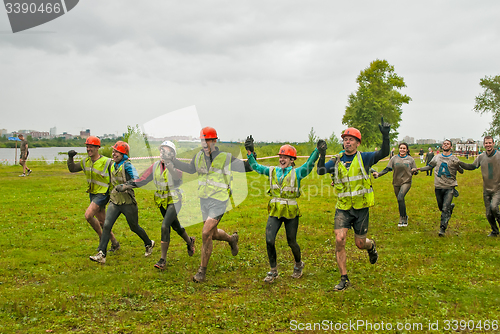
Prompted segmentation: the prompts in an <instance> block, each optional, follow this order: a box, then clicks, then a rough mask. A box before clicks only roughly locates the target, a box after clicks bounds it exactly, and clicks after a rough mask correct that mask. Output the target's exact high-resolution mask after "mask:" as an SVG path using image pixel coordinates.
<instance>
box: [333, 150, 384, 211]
mask: <svg viewBox="0 0 500 334" xmlns="http://www.w3.org/2000/svg"><path fill="white" fill-rule="evenodd" d="M341 156H342V155H341ZM341 156H340V157H341ZM340 157H339V158H338V159H337V162H336V163H335V173H334V174H333V175H332V180H333V182H334V183H335V193H336V194H337V205H336V208H337V209H340V210H349V209H350V208H354V209H362V208H368V207H371V206H374V205H375V196H374V194H373V188H372V182H371V180H370V175H368V174H367V173H366V170H365V167H364V165H363V159H361V153H360V152H359V151H358V152H357V154H356V156H355V157H354V159H353V160H352V163H351V166H350V167H349V170H347V168H346V167H345V166H344V164H343V163H339V162H340Z"/></svg>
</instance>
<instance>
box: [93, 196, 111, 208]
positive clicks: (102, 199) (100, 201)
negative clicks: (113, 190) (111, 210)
mask: <svg viewBox="0 0 500 334" xmlns="http://www.w3.org/2000/svg"><path fill="white" fill-rule="evenodd" d="M89 197H90V202H94V203H95V204H97V205H99V207H100V208H105V207H106V204H108V202H109V194H108V193H106V194H89Z"/></svg>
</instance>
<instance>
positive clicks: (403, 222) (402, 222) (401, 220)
mask: <svg viewBox="0 0 500 334" xmlns="http://www.w3.org/2000/svg"><path fill="white" fill-rule="evenodd" d="M403 226H405V219H404V217H399V223H398V227H403Z"/></svg>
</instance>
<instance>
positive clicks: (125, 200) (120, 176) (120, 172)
mask: <svg viewBox="0 0 500 334" xmlns="http://www.w3.org/2000/svg"><path fill="white" fill-rule="evenodd" d="M127 163H130V162H129V161H126V162H124V163H123V164H122V165H121V166H120V167H119V168H118V169H116V168H115V164H112V165H111V186H110V188H111V192H110V194H109V198H110V200H111V202H113V203H114V204H116V205H122V204H135V203H137V202H136V201H135V194H134V190H133V189H128V190H126V191H123V192H118V191H116V189H115V187H116V186H117V185H119V184H123V183H125V182H127V175H126V173H125V164H127Z"/></svg>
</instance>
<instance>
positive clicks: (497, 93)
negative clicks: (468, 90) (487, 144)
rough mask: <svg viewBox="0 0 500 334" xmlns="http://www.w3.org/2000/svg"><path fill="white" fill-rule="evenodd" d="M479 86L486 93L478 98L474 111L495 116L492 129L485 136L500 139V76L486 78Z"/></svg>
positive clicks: (491, 124)
mask: <svg viewBox="0 0 500 334" xmlns="http://www.w3.org/2000/svg"><path fill="white" fill-rule="evenodd" d="M479 84H480V85H481V87H483V88H484V92H483V93H482V94H480V95H478V96H476V104H475V105H474V111H475V112H478V113H481V114H484V113H485V112H491V113H492V114H493V119H492V121H491V123H490V128H489V129H488V130H487V131H486V132H485V135H490V136H493V137H498V136H499V135H500V75H497V76H494V77H489V76H485V77H484V78H483V79H481V80H480V81H479Z"/></svg>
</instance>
